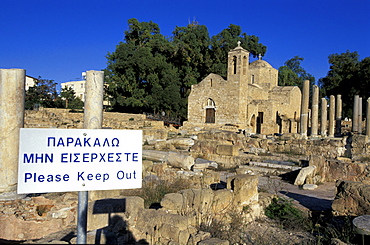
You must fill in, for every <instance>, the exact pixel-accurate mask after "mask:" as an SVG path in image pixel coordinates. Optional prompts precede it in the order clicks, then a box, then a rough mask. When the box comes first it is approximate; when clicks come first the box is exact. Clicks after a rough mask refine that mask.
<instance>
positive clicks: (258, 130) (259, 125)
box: [256, 112, 263, 134]
mask: <svg viewBox="0 0 370 245" xmlns="http://www.w3.org/2000/svg"><path fill="white" fill-rule="evenodd" d="M262 123H263V112H258V117H257V127H256V133H257V134H260V133H261V132H262V130H261V128H262Z"/></svg>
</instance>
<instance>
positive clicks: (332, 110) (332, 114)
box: [329, 95, 335, 137]
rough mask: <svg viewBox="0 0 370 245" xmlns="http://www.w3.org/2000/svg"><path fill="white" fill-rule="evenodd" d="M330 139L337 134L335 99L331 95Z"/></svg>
mask: <svg viewBox="0 0 370 245" xmlns="http://www.w3.org/2000/svg"><path fill="white" fill-rule="evenodd" d="M329 103H330V104H329V137H334V132H335V97H334V95H330V102H329Z"/></svg>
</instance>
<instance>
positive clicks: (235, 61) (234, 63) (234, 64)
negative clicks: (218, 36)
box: [233, 56, 238, 74]
mask: <svg viewBox="0 0 370 245" xmlns="http://www.w3.org/2000/svg"><path fill="white" fill-rule="evenodd" d="M237 60H238V58H236V56H234V57H233V69H234V74H236V63H237Z"/></svg>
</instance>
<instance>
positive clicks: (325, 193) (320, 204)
mask: <svg viewBox="0 0 370 245" xmlns="http://www.w3.org/2000/svg"><path fill="white" fill-rule="evenodd" d="M258 187H259V191H261V190H265V191H268V192H269V193H272V194H277V195H278V196H280V197H288V198H292V199H294V200H295V201H294V203H295V204H297V205H298V206H300V207H302V208H306V209H309V210H311V211H326V210H329V209H330V208H331V204H332V202H333V200H334V198H335V194H336V187H335V182H326V183H323V184H320V185H318V187H317V189H315V190H303V189H301V188H300V187H299V186H296V185H292V184H290V183H288V182H286V181H283V180H281V179H280V178H278V177H259V183H258Z"/></svg>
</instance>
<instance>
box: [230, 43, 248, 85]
mask: <svg viewBox="0 0 370 245" xmlns="http://www.w3.org/2000/svg"><path fill="white" fill-rule="evenodd" d="M248 68H249V52H248V51H247V50H245V49H243V48H242V47H241V46H240V41H238V46H237V47H236V48H234V49H233V50H230V52H229V54H228V60H227V81H229V82H232V83H245V84H247V83H248V82H247V77H248V76H247V75H248Z"/></svg>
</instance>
